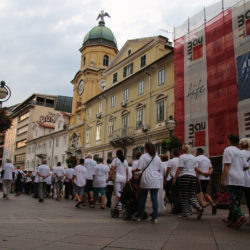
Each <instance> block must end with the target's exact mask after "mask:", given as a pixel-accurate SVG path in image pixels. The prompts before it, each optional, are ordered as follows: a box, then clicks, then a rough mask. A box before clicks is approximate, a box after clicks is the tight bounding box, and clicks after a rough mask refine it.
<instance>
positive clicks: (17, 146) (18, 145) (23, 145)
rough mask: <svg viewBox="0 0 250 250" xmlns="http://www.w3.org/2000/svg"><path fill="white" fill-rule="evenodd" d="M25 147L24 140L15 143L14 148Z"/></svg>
mask: <svg viewBox="0 0 250 250" xmlns="http://www.w3.org/2000/svg"><path fill="white" fill-rule="evenodd" d="M25 146H26V139H25V140H22V141H19V142H17V143H16V148H22V147H25Z"/></svg>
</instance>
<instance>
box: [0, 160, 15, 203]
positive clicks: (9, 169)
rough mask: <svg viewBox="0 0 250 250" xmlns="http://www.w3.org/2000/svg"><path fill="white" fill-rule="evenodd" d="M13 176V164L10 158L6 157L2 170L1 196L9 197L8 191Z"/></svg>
mask: <svg viewBox="0 0 250 250" xmlns="http://www.w3.org/2000/svg"><path fill="white" fill-rule="evenodd" d="M14 177H15V170H14V166H13V164H12V163H11V160H10V159H7V163H5V164H4V165H3V170H2V182H3V198H4V199H9V193H10V189H11V184H12V181H13V179H14Z"/></svg>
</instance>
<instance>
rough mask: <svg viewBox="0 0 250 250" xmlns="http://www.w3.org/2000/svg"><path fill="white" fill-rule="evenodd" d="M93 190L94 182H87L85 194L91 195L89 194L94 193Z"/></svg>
mask: <svg viewBox="0 0 250 250" xmlns="http://www.w3.org/2000/svg"><path fill="white" fill-rule="evenodd" d="M93 190H94V188H93V180H87V182H86V186H85V189H84V192H85V193H89V192H93Z"/></svg>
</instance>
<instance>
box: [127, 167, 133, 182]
mask: <svg viewBox="0 0 250 250" xmlns="http://www.w3.org/2000/svg"><path fill="white" fill-rule="evenodd" d="M132 170H133V168H132V167H128V179H129V180H131V179H132V176H133V173H132Z"/></svg>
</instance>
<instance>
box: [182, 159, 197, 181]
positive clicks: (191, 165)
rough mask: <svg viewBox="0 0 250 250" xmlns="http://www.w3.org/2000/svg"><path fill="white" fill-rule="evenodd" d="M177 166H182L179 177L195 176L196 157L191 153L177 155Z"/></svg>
mask: <svg viewBox="0 0 250 250" xmlns="http://www.w3.org/2000/svg"><path fill="white" fill-rule="evenodd" d="M178 167H182V168H183V169H182V170H181V172H180V174H179V177H181V176H183V175H192V176H196V172H195V168H196V167H197V163H196V158H195V157H194V156H193V155H191V154H183V155H181V156H180V157H179V162H178Z"/></svg>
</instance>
